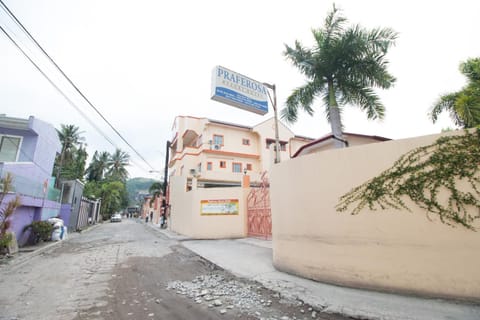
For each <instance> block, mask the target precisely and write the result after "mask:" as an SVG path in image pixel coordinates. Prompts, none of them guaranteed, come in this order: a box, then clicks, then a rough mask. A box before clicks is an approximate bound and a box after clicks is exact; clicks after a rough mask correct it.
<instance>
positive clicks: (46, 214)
mask: <svg viewBox="0 0 480 320" xmlns="http://www.w3.org/2000/svg"><path fill="white" fill-rule="evenodd" d="M60 151H61V143H60V140H59V138H58V134H57V131H56V130H55V128H54V127H53V126H52V125H51V124H49V123H47V122H44V121H42V120H39V119H36V118H35V117H33V116H30V117H29V118H28V119H21V118H13V117H7V116H6V115H4V114H2V115H0V176H1V177H2V178H3V177H5V175H6V174H7V173H8V172H10V173H11V174H12V175H13V179H14V181H13V189H14V193H12V194H8V195H7V196H6V199H5V203H6V202H8V201H9V199H11V198H13V197H14V196H15V193H16V194H18V195H20V196H21V203H22V205H21V206H20V207H19V208H17V210H16V211H15V213H14V214H13V216H12V220H11V221H12V225H11V227H10V230H11V231H13V232H14V233H15V235H16V238H17V242H18V244H19V245H20V246H21V245H24V244H25V243H26V242H27V240H28V236H29V235H28V234H22V230H23V228H24V227H25V226H26V225H29V224H30V223H32V222H33V221H38V220H46V219H48V218H51V217H56V216H58V215H59V212H60V190H58V189H55V188H54V187H53V186H54V178H53V177H52V171H53V165H54V162H55V157H56V155H57V153H59V152H60Z"/></svg>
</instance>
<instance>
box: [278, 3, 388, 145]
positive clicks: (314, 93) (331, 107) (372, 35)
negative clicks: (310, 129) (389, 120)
mask: <svg viewBox="0 0 480 320" xmlns="http://www.w3.org/2000/svg"><path fill="white" fill-rule="evenodd" d="M346 22H347V19H346V18H344V17H343V16H342V15H341V14H340V11H339V9H337V8H336V7H335V5H333V9H332V11H331V12H330V13H329V14H328V15H327V18H326V19H325V24H324V26H323V28H320V29H313V30H312V34H313V38H314V40H315V45H314V46H313V48H305V47H304V46H303V45H302V44H301V43H300V42H299V41H298V40H297V41H295V46H294V47H290V46H288V45H285V47H286V50H285V51H284V55H285V56H286V58H287V59H288V60H289V61H291V62H292V64H293V65H294V66H295V67H297V68H298V69H299V71H300V72H301V73H302V74H303V75H304V76H305V77H306V78H307V83H306V84H305V85H303V86H301V87H298V88H296V89H295V90H294V91H293V92H292V94H291V95H290V96H289V97H288V98H287V101H286V106H285V108H284V109H283V110H282V118H284V119H286V120H287V121H288V122H295V121H296V120H297V118H298V109H299V108H300V109H303V110H304V111H305V112H307V113H308V114H309V115H313V114H314V110H313V108H312V104H313V102H314V101H315V99H316V98H321V99H322V100H323V105H324V107H325V114H326V117H327V120H328V121H329V123H330V125H331V129H332V134H333V135H334V136H335V137H337V138H340V139H342V137H343V136H342V132H343V126H342V120H341V113H342V109H343V106H345V105H346V104H354V105H358V106H359V107H360V109H362V110H363V111H365V112H366V113H367V117H368V119H377V118H378V119H382V118H383V117H384V114H385V108H384V106H383V104H382V103H381V101H380V98H379V97H378V95H377V94H376V93H375V92H374V90H373V89H374V88H375V87H378V88H382V89H388V88H390V87H391V86H392V85H393V83H394V82H395V78H394V77H393V76H392V75H391V74H390V73H389V72H388V71H387V65H388V61H387V60H386V57H385V56H386V54H387V51H388V50H389V48H390V47H391V46H393V45H394V44H395V39H396V38H397V33H396V32H394V31H393V30H391V29H389V28H383V29H381V28H376V29H372V30H367V29H364V28H362V27H361V26H359V25H354V26H351V27H348V28H347V27H345V23H346ZM335 143H336V147H343V145H344V143H343V142H341V141H338V140H336V142H335Z"/></svg>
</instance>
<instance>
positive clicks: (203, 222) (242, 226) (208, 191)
mask: <svg viewBox="0 0 480 320" xmlns="http://www.w3.org/2000/svg"><path fill="white" fill-rule="evenodd" d="M186 185H187V179H186V178H185V177H182V176H172V177H170V205H171V211H170V217H169V222H168V223H169V226H170V228H171V230H173V231H175V232H177V233H180V234H182V235H185V236H188V237H191V238H194V239H224V238H243V237H245V236H246V234H247V225H246V223H247V221H246V194H247V192H248V189H244V188H241V187H238V188H199V189H195V188H193V190H191V191H188V192H187V191H186ZM223 199H238V200H239V213H238V215H230V214H229V215H201V214H200V211H201V207H200V202H201V201H202V200H223Z"/></svg>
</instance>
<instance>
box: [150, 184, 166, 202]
mask: <svg viewBox="0 0 480 320" xmlns="http://www.w3.org/2000/svg"><path fill="white" fill-rule="evenodd" d="M148 192H149V193H150V194H151V195H152V196H153V197H152V200H151V201H150V204H152V203H153V201H154V200H155V198H158V197H160V196H161V195H162V194H163V183H161V182H154V183H152V185H151V186H150V188H148Z"/></svg>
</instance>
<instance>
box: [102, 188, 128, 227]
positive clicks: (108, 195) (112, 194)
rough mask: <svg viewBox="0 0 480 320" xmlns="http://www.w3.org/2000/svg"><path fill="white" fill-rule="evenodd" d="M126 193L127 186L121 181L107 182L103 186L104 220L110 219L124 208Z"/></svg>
mask: <svg viewBox="0 0 480 320" xmlns="http://www.w3.org/2000/svg"><path fill="white" fill-rule="evenodd" d="M124 192H125V185H124V184H123V183H122V182H120V181H110V182H105V183H103V184H102V185H101V188H100V197H101V198H102V207H101V212H102V216H103V219H104V220H107V219H109V218H110V216H111V215H112V214H113V213H115V212H116V211H118V210H120V209H121V208H122V205H123V193H124Z"/></svg>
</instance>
